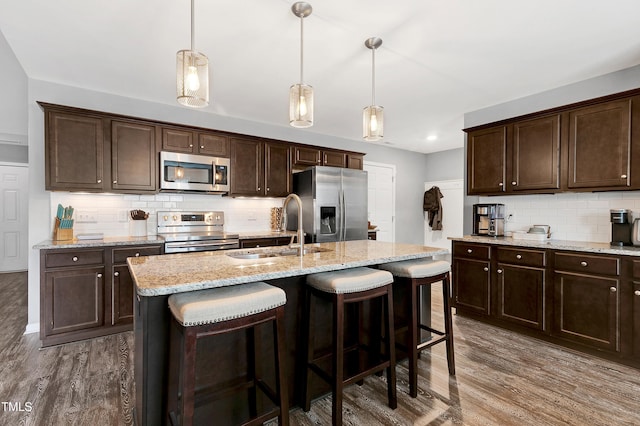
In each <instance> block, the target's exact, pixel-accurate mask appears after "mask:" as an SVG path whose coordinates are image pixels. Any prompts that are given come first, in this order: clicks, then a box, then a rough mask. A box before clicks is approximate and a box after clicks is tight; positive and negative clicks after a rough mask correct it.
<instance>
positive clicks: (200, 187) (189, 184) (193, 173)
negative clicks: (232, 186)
mask: <svg viewBox="0 0 640 426" xmlns="http://www.w3.org/2000/svg"><path fill="white" fill-rule="evenodd" d="M229 165H230V161H229V159H228V158H219V157H207V156H204V155H193V154H180V153H177V152H166V151H162V152H160V189H162V190H178V191H204V192H212V193H217V194H224V193H227V192H229Z"/></svg>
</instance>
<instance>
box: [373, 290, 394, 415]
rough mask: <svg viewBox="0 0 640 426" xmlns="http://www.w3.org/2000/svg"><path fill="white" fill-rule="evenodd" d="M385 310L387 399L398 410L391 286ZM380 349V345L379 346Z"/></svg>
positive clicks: (386, 298)
mask: <svg viewBox="0 0 640 426" xmlns="http://www.w3.org/2000/svg"><path fill="white" fill-rule="evenodd" d="M385 302H387V303H386V306H385V308H384V322H385V329H386V330H385V333H386V335H387V339H386V340H387V354H388V355H389V367H387V397H388V399H389V408H392V409H394V410H395V409H396V407H397V406H398V398H397V395H396V339H395V332H394V330H395V328H394V325H393V289H392V286H391V284H390V285H388V286H387V295H386V296H385ZM378 347H380V345H378Z"/></svg>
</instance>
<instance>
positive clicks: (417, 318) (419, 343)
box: [378, 258, 455, 398]
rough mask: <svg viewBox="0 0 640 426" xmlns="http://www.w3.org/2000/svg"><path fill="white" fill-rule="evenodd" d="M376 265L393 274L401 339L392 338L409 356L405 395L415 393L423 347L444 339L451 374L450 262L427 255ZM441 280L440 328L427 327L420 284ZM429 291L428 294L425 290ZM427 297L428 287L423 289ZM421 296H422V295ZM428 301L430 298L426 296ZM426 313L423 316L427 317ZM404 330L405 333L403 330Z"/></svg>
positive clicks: (452, 365)
mask: <svg viewBox="0 0 640 426" xmlns="http://www.w3.org/2000/svg"><path fill="white" fill-rule="evenodd" d="M378 268H380V269H382V270H385V271H388V272H390V273H392V274H393V277H394V283H393V300H394V303H396V306H395V307H394V312H395V313H396V318H395V324H396V333H399V334H400V335H401V336H404V339H396V342H397V344H398V348H399V349H400V350H402V351H404V352H406V354H407V357H408V358H409V394H410V395H411V396H412V397H413V398H415V397H416V396H417V395H418V357H419V356H420V352H421V351H422V350H423V349H426V348H429V347H431V346H433V345H436V344H438V343H442V342H444V343H445V344H446V348H447V365H448V368H449V374H450V375H452V376H453V375H455V361H454V356H453V325H452V319H451V307H450V300H449V298H450V296H449V294H450V291H449V285H450V277H449V276H450V272H451V265H450V264H449V262H446V261H444V260H434V259H431V258H423V259H412V260H403V261H398V262H390V263H384V264H381V265H378ZM438 282H442V307H443V317H444V331H441V330H436V329H434V328H431V322H430V321H429V323H427V324H424V323H422V322H421V318H422V315H421V313H420V310H421V306H422V303H423V302H422V300H420V287H422V286H427V285H431V284H435V283H438ZM426 291H429V293H426ZM425 293H426V294H428V295H429V296H430V295H431V293H430V288H429V289H428V290H425ZM425 293H423V297H424V298H425V299H426V297H425V296H424V294H425ZM428 300H429V301H430V300H431V298H430V297H429V299H428ZM430 316H431V315H430V314H429V315H428V316H427V318H430ZM405 330H406V332H404V331H405ZM421 330H425V331H428V332H430V333H433V334H436V335H437V336H438V337H435V338H430V339H429V340H426V341H423V339H422V338H421V333H420V331H421Z"/></svg>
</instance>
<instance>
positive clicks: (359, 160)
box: [347, 154, 364, 170]
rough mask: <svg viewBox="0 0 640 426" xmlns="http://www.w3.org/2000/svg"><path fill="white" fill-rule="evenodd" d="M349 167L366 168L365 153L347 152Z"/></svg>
mask: <svg viewBox="0 0 640 426" xmlns="http://www.w3.org/2000/svg"><path fill="white" fill-rule="evenodd" d="M347 167H348V168H350V169H358V170H362V169H364V155H358V154H347Z"/></svg>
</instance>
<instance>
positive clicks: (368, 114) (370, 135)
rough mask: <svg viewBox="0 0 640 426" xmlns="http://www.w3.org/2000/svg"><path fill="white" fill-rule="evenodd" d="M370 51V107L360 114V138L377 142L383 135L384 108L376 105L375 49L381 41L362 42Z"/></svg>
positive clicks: (369, 40)
mask: <svg viewBox="0 0 640 426" xmlns="http://www.w3.org/2000/svg"><path fill="white" fill-rule="evenodd" d="M364 45H365V46H367V47H368V48H369V49H371V105H370V106H368V107H365V109H364V111H363V112H362V137H363V138H364V139H365V140H366V141H379V140H380V139H382V137H383V135H384V108H383V107H381V106H379V105H376V49H377V48H378V47H380V46H381V45H382V39H380V38H378V37H371V38H369V39H367V40H366V41H365V42H364Z"/></svg>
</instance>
